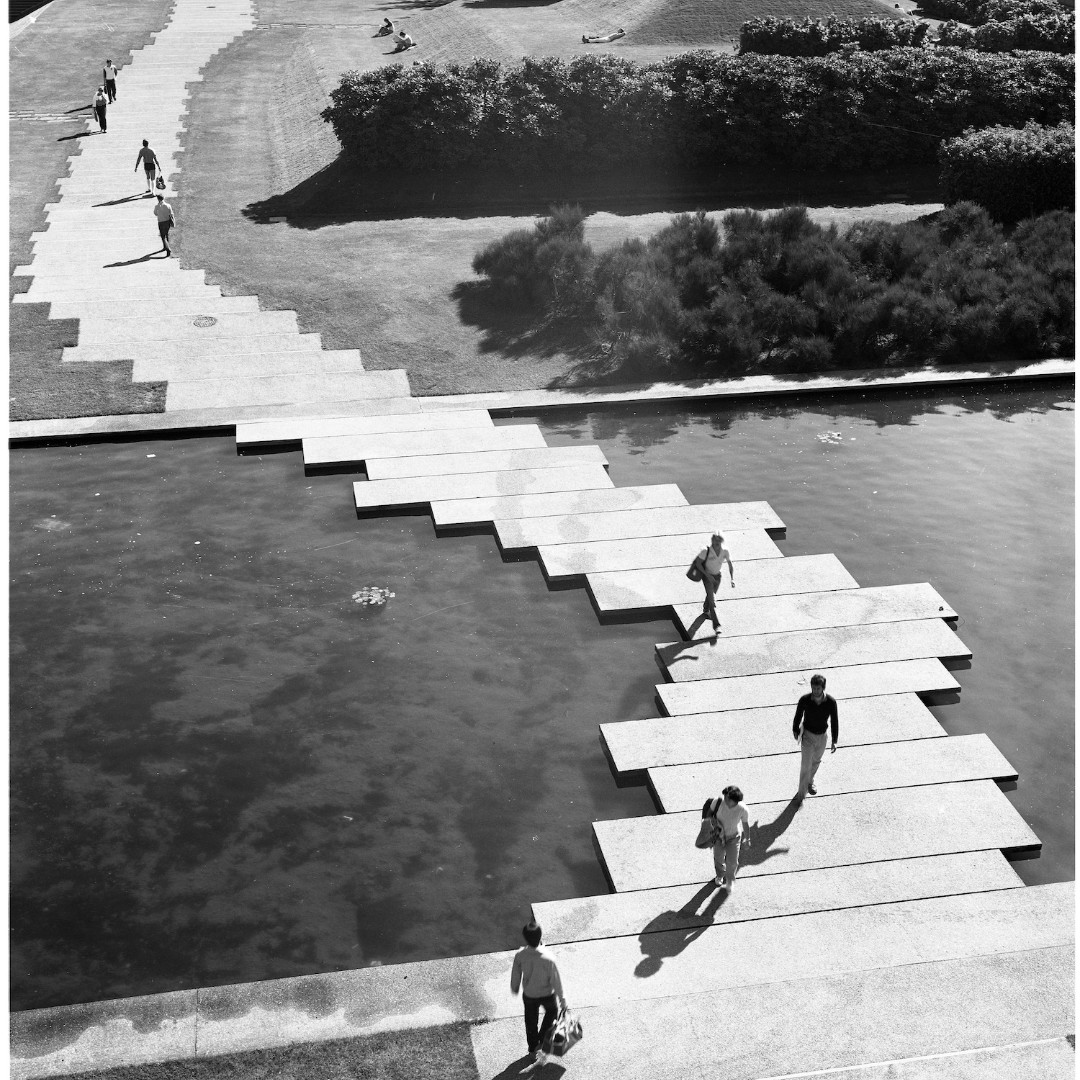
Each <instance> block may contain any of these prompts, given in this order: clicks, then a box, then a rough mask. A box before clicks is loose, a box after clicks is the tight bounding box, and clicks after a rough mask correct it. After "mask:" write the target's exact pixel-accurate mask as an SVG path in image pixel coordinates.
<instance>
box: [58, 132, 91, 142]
mask: <svg viewBox="0 0 1080 1080" xmlns="http://www.w3.org/2000/svg"><path fill="white" fill-rule="evenodd" d="M98 134H100V133H99V132H97V131H76V132H75V134H74V135H61V136H60V138H59V139H57V140H56V141H57V142H68V141H69V140H70V139H87V138H89V137H90V136H91V135H98Z"/></svg>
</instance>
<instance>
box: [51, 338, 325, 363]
mask: <svg viewBox="0 0 1080 1080" xmlns="http://www.w3.org/2000/svg"><path fill="white" fill-rule="evenodd" d="M79 339H80V341H81V340H82V335H81V332H80V338H79ZM321 346H322V339H321V338H320V337H319V335H318V334H247V335H242V336H238V337H216V338H215V337H208V338H196V339H195V340H193V341H155V342H154V343H153V344H152V345H149V346H148V347H147V349H146V350H145V352H144V351H143V350H140V349H138V348H137V347H136V343H134V342H128V343H126V344H125V346H124V348H122V349H121V348H117V347H111V348H110V346H108V345H74V346H72V347H70V348H67V349H64V352H63V356H62V359H63V361H64V363H66V364H74V363H92V364H99V363H101V361H102V360H117V359H128V360H134V359H138V358H140V354H142V356H144V357H145V359H146V360H147V362H149V361H151V360H153V361H162V360H179V361H183V360H191V359H194V358H196V357H210V358H213V359H217V360H219V361H220V362H221V364H222V365H223V370H225V371H227V370H228V367H227V366H225V365H227V364H228V363H229V362H231V360H232V359H233V358H234V357H236V356H256V355H257V356H277V355H278V354H280V353H296V367H297V370H303V366H304V364H305V359H304V357H305V355H306V356H311V355H313V354H315V353H318V352H321V351H322V348H321ZM125 353H126V354H127V355H126V356H125Z"/></svg>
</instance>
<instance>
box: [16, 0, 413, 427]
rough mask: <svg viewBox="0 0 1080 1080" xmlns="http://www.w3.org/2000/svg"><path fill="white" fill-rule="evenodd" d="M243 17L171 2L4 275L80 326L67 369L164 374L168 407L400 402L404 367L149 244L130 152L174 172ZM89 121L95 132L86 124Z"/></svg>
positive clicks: (30, 299)
mask: <svg viewBox="0 0 1080 1080" xmlns="http://www.w3.org/2000/svg"><path fill="white" fill-rule="evenodd" d="M254 22H255V18H254V11H253V4H252V3H251V0H219V2H218V3H216V4H206V3H202V2H198V0H177V2H176V4H175V6H174V8H173V14H172V18H171V19H170V21H169V23H168V25H167V26H165V27H164V28H163V29H162V30H161V32H160V33H158V34H157V35H156V37H155V40H154V43H153V44H152V45H149V46H147V47H146V48H144V49H141V50H137V51H136V52H135V53H134V55H133V58H132V61H131V63H130V64H129V65H127V66H125V68H124V70H123V80H122V85H123V94H122V96H121V97H119V98H118V100H117V101H116V102H115V103H113V104H112V105H110V106H109V108H108V110H107V124H108V131H107V132H106V133H105V134H103V135H102V134H95V135H94V137H93V138H87V139H84V140H83V141H82V152H81V153H79V154H76V155H74V156H73V157H72V158H71V160H70V165H71V171H70V174H69V175H68V176H65V177H62V178H61V179H60V181H59V184H58V186H59V189H60V198H59V201H57V202H55V203H52V204H49V205H47V206H46V216H47V219H48V223H49V227H48V228H47V229H46V230H44V231H43V232H40V233H36V234H34V236H33V240H34V245H35V247H34V257H33V259H32V261H31V262H30V263H29V264H28V265H25V266H20V267H17V268H16V270H15V273H16V274H17V275H24V276H32V278H33V280H32V282H31V284H30V288H29V290H28V291H27V292H26V293H23V294H20V295H17V296H16V297H15V302H16V303H42V302H47V303H50V304H51V309H50V317H51V318H54V319H61V318H76V319H78V320H79V344H78V346H76V347H73V348H68V349H65V350H64V354H63V360H64V362H65V363H95V362H101V361H111V360H113V361H114V360H122V359H131V360H133V361H134V363H133V370H132V379H133V381H135V382H147V381H162V380H163V381H165V382H167V384H168V388H167V393H166V399H165V409H166V412H177V411H192V410H207V409H230V410H232V409H238V408H240V407H245V406H246V407H250V406H264V407H268V406H287V407H290V408H295V406H296V405H297V404H298V403H326V402H341V401H353V400H367V399H394V398H402V397H408V395H409V384H408V378H407V377H406V374H405V372H403V371H377V372H365V371H364V367H363V364H362V363H361V360H360V352H359V350H357V349H344V350H332V351H331V350H323V349H322V347H321V344H320V339H319V335H318V334H301V333H300V332H299V329H298V327H297V324H296V314H295V312H292V311H262V310H260V308H259V301H258V298H257V297H255V296H227V297H226V296H222V295H221V290H220V289H219V288H218V287H217V286H216V285H207V284H206V283H205V281H204V275H203V272H202V271H201V270H198V269H190V268H184V267H183V266H182V265H181V261H180V260H178V259H176V258H168V257H166V254H165V251H164V249H163V248H162V247H161V246H160V242H159V240H158V236H157V227H156V220H155V218H154V216H153V213H152V207H153V206H154V205H155V200H154V199H153V198H152V197H151V196H149V195H146V194H145V184H144V179H143V171H142V169H141V168H139V169H137V170H135V169H133V164H134V161H135V156H136V152H137V151H138V149H139V147H140V146H141V144H142V140H143V139H147V140H148V141H149V142H150V145H151V147H152V148H153V149H154V150H155V152H156V153H157V156H158V160H159V161H160V162H161V165H162V169H163V171H164V175H165V177H166V179H168V180H170V182H171V181H173V180H175V178H176V176H177V174H178V172H179V168H180V164H179V161H178V159H179V156H180V153H181V150H182V140H183V134H184V121H185V113H186V109H187V98H188V93H189V92H188V84H190V83H192V82H196V81H198V80H200V79H201V78H202V76H201V75H200V74H199V72H200V70H201V69H202V68H203V67H204V66H205V65H206V64H207V62H208V61H209V60H210V59H211V57H212V56H213V55H214V54H215V53H217V52H219V51H220V50H221V49H224V48H226V47H227V46H228V45H229V43H230V42H231V41H234V40H235V39H236V38H238V37H239V36H240V35H241V34H243V33H244V32H245V31H247V30H249V29H250V28H251V27H252V26H253V25H254ZM87 124H88V128H89V130H91V131H95V132H96V131H97V123H96V120H94V121H89V120H88V121H87ZM165 195H166V201H168V197H169V192H168V191H166V193H165ZM183 227H184V223H183V221H178V222H177V227H176V231H177V232H181V233H182V231H183Z"/></svg>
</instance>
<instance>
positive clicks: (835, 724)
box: [829, 699, 840, 754]
mask: <svg viewBox="0 0 1080 1080" xmlns="http://www.w3.org/2000/svg"><path fill="white" fill-rule="evenodd" d="M829 719H830V720H831V721H832V750H831V751H830V753H833V754H835V753H836V742H837V740H838V739H839V738H840V715H839V713H838V712H837V709H836V700H835V699H834V700H833V703H832V708H831V709H830V710H829Z"/></svg>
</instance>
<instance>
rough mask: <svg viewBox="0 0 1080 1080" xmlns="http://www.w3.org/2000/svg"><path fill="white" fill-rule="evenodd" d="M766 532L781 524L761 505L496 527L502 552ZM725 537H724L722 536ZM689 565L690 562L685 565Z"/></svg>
mask: <svg viewBox="0 0 1080 1080" xmlns="http://www.w3.org/2000/svg"><path fill="white" fill-rule="evenodd" d="M745 529H765V530H766V531H767V532H770V533H783V532H784V523H783V522H782V521H781V520H780V518H778V517H777V516H776V513H775V512H774V511H773V509H772V507H771V506H769V504H768V503H766V502H743V503H709V504H706V505H700V504H699V505H697V506H688V505H686V503H685V502H683V503H681V504H679V505H678V506H677V507H676V506H665V507H635V508H632V509H625V510H610V511H604V512H600V513H580V514H555V515H552V516H550V517H535V518H531V519H529V520H525V521H523V520H520V519H508V520H505V521H502V520H500V521H496V522H495V531H496V534H497V535H498V537H499V543H500V544H501V545H502V547H503V549H504V550H506V551H510V550H511V549H513V548H528V547H540V546H541V545H550V544H577V543H586V542H589V541H598V540H633V539H636V538H640V537H646V536H681V535H685V534H686V533H692V532H700V533H701V537H700V539H701V545H702V547H704V546H705V544H707V543H708V542H709V539H710V538H711V536H712V534H713V533H714V532H716V531H718V530H719V531H720V532H724V530H728V531H731V532H734V531H736V530H745ZM725 535H726V533H725ZM687 565H689V562H688V563H687Z"/></svg>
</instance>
